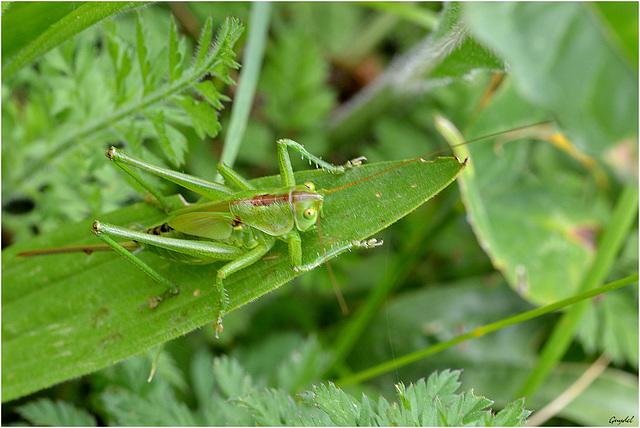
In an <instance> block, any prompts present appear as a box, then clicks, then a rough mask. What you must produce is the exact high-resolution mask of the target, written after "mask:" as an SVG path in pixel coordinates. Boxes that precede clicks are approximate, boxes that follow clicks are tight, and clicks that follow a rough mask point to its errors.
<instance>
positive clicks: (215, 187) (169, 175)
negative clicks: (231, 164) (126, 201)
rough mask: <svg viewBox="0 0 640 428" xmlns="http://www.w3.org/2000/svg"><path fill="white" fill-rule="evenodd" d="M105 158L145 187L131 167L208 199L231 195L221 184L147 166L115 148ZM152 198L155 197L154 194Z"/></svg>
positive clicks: (145, 163) (147, 186)
mask: <svg viewBox="0 0 640 428" xmlns="http://www.w3.org/2000/svg"><path fill="white" fill-rule="evenodd" d="M107 158H108V159H109V160H110V161H113V162H114V163H116V165H118V166H119V167H120V168H121V169H123V170H124V171H125V172H127V173H128V174H129V175H131V176H132V177H133V178H134V179H136V180H137V181H138V182H140V183H141V184H143V185H145V183H144V181H141V180H142V179H141V178H140V177H139V176H138V175H137V174H136V173H134V172H133V171H132V170H131V169H130V168H131V167H133V168H137V169H140V170H142V171H146V172H148V173H150V174H153V175H155V176H157V177H160V178H163V179H165V180H168V181H171V182H173V183H176V184H177V185H179V186H182V187H184V188H185V189H189V190H191V191H193V192H195V193H197V194H199V195H201V196H205V197H207V198H210V199H214V200H215V199H221V198H224V197H226V196H229V195H230V194H232V193H233V191H232V190H231V189H229V188H228V187H227V186H223V185H222V184H219V183H214V182H212V181H209V180H205V179H202V178H199V177H195V176H193V175H189V174H184V173H181V172H177V171H173V170H171V169H167V168H162V167H159V166H156V165H152V164H149V163H147V162H144V161H142V160H140V159H137V158H135V157H133V156H129V155H127V154H125V153H123V152H122V151H120V150H118V149H117V148H115V147H111V148H110V149H109V151H108V152H107ZM149 187H150V186H149V185H148V184H147V185H146V186H145V188H147V189H149ZM154 196H156V194H155V193H154ZM156 197H157V196H156Z"/></svg>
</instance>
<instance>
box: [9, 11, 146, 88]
mask: <svg viewBox="0 0 640 428" xmlns="http://www.w3.org/2000/svg"><path fill="white" fill-rule="evenodd" d="M147 3H148V2H122V3H121V2H97V3H94V2H88V3H85V4H82V5H81V6H79V7H78V6H77V5H76V4H74V3H71V2H62V3H46V2H29V3H28V4H13V5H11V7H10V8H8V9H7V11H6V13H4V14H3V15H2V51H3V52H2V80H3V81H5V80H6V79H7V78H9V77H11V76H12V75H14V74H15V73H16V72H17V71H19V70H20V69H21V68H23V67H26V66H27V65H29V64H31V63H33V62H34V61H36V60H37V59H38V58H40V57H41V56H42V55H44V54H45V53H46V52H49V51H50V50H51V49H53V48H54V47H56V46H58V45H60V44H61V43H62V42H64V41H66V40H69V39H70V38H71V37H73V36H75V35H76V34H79V33H81V32H82V31H84V30H86V29H87V28H89V27H91V26H92V25H94V24H97V23H98V22H100V21H102V20H104V19H106V18H109V17H110V16H113V15H116V14H119V13H123V12H127V11H130V10H133V9H136V8H138V7H140V6H143V5H145V4H147ZM25 22H28V23H30V25H24V24H25ZM25 31H27V32H28V33H26V34H25V33H24V32H25ZM5 35H6V36H5Z"/></svg>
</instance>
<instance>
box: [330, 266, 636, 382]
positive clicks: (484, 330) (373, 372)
mask: <svg viewBox="0 0 640 428" xmlns="http://www.w3.org/2000/svg"><path fill="white" fill-rule="evenodd" d="M637 281H638V274H635V275H631V276H628V277H626V278H623V279H620V280H618V281H614V282H610V283H609V284H606V285H603V286H602V287H598V288H594V289H592V290H589V291H585V292H582V293H580V294H576V295H575V296H572V297H569V298H568V299H564V300H561V301H559V302H556V303H553V304H551V305H547V306H543V307H541V308H537V309H533V310H531V311H527V312H524V313H522V314H519V315H516V316H513V317H510V318H507V319H504V320H501V321H498V322H495V323H492V324H487V325H485V326H481V327H477V328H476V329H474V330H473V331H471V332H469V333H467V334H463V335H461V336H458V337H455V338H453V339H451V340H447V341H446V342H441V343H438V344H436V345H433V346H429V347H428V348H425V349H421V350H419V351H416V352H412V353H410V354H407V355H404V356H402V357H399V358H396V359H394V360H391V361H387V362H385V363H382V364H378V365H377V366H374V367H371V368H369V369H367V370H363V371H361V372H358V373H355V374H353V375H351V376H346V377H343V378H341V379H338V380H337V381H336V384H337V385H339V386H345V385H351V384H354V383H359V382H362V381H365V380H367V379H371V378H373V377H376V376H379V375H381V374H384V373H387V372H390V371H392V370H395V369H397V368H400V367H403V366H406V365H408V364H411V363H413V362H415V361H418V360H420V359H422V358H425V357H428V356H429V355H432V354H435V353H438V352H440V351H443V350H445V349H447V348H450V347H452V346H454V345H457V344H458V343H461V342H464V341H465V340H469V339H473V338H477V337H482V336H484V335H485V334H488V333H492V332H494V331H496V330H500V329H501V328H504V327H507V326H510V325H513V324H517V323H520V322H523V321H528V320H530V319H533V318H537V317H539V316H542V315H544V314H547V313H550V312H554V311H557V310H559V309H562V308H564V307H567V306H571V305H575V304H576V303H578V302H582V301H583V300H587V299H590V298H592V297H595V296H597V295H599V294H604V293H607V292H609V291H613V290H617V289H618V288H622V287H624V286H627V285H629V284H633V283H634V282H637Z"/></svg>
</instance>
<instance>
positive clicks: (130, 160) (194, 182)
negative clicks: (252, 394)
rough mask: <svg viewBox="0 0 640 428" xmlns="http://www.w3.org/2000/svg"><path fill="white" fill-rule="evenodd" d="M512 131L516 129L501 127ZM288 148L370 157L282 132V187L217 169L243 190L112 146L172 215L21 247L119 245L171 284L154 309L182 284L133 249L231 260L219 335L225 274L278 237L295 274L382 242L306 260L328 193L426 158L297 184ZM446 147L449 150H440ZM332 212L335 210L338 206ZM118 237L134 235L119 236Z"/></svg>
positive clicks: (115, 156)
mask: <svg viewBox="0 0 640 428" xmlns="http://www.w3.org/2000/svg"><path fill="white" fill-rule="evenodd" d="M529 126H533V125H529ZM527 127H528V126H527ZM511 131H513V130H510V131H503V132H500V133H497V134H502V133H504V132H511ZM497 134H494V135H497ZM482 138H486V137H482ZM472 141H475V140H472ZM472 141H467V142H465V143H463V144H468V143H470V142H472ZM288 148H291V149H293V150H295V151H297V152H298V153H300V154H301V155H302V156H304V157H306V158H307V159H309V160H310V161H311V162H314V163H315V164H316V165H317V166H318V167H320V168H321V169H323V170H325V171H327V172H329V173H344V172H345V171H347V170H350V169H353V168H356V167H358V166H360V165H361V164H362V162H363V161H364V160H366V159H365V158H364V157H360V158H356V159H353V160H351V161H349V162H347V163H346V164H345V165H342V166H335V165H332V164H330V163H328V162H325V161H323V160H322V159H321V158H319V157H317V156H315V155H313V154H311V153H309V152H308V151H307V150H306V149H305V148H304V147H303V146H302V145H301V144H299V143H297V142H295V141H292V140H288V139H283V140H279V141H278V142H277V153H278V161H279V167H280V180H281V187H277V188H268V189H257V188H255V186H253V185H252V184H251V183H250V182H249V181H247V180H245V179H244V178H243V177H241V176H240V175H239V174H237V173H236V172H235V171H233V170H232V169H231V168H229V167H227V166H226V165H224V164H219V165H218V171H219V172H220V174H221V175H222V177H223V178H224V179H225V180H226V182H227V183H229V184H230V185H233V186H234V187H235V188H236V189H237V190H234V189H232V188H231V187H228V186H225V185H221V184H218V183H215V182H210V181H207V180H203V179H200V178H197V177H194V176H190V175H187V174H184V173H179V172H176V171H172V170H169V169H165V168H160V167H157V166H154V165H151V164H148V163H146V162H143V161H141V160H139V159H136V158H134V157H131V156H128V155H126V154H124V153H123V152H121V151H119V150H118V149H116V148H114V147H112V148H111V149H110V150H109V151H108V152H107V158H108V159H109V160H111V161H113V162H114V163H115V165H117V166H118V167H119V168H121V169H122V170H123V171H124V172H125V173H127V174H128V175H130V176H131V177H133V178H134V179H135V180H136V181H138V182H139V183H140V184H141V185H142V186H143V187H144V188H145V189H147V190H148V191H149V192H150V193H151V194H152V195H153V196H154V197H155V199H156V200H157V202H158V203H159V205H160V206H161V207H162V208H163V209H164V210H165V212H168V213H169V215H170V216H171V217H170V218H169V220H168V221H167V222H166V223H163V224H161V225H159V226H156V227H153V228H151V229H148V230H145V231H134V230H131V229H128V228H124V227H121V226H116V225H113V224H109V223H103V222H100V221H95V222H94V224H93V232H94V234H95V235H96V236H97V237H98V238H99V239H100V240H102V241H103V242H104V244H103V245H85V246H79V247H62V248H51V249H44V250H31V251H25V252H22V253H20V254H19V256H35V255H43V254H56V253H66V252H73V251H84V252H87V253H90V252H93V251H99V250H114V251H115V252H117V253H118V254H120V255H121V256H123V257H124V258H125V259H126V260H128V261H129V262H131V263H133V264H134V265H135V266H137V267H138V268H140V269H141V270H142V271H143V272H145V273H146V274H147V275H148V276H149V277H151V278H152V279H153V280H155V281H156V282H158V283H160V284H162V285H163V286H165V287H166V291H165V292H164V293H162V294H160V295H158V296H154V297H152V298H150V303H149V306H150V307H151V308H155V307H156V306H157V305H158V304H159V302H161V301H162V300H164V299H166V298H168V297H171V296H173V295H176V294H178V287H177V286H176V285H175V284H174V283H173V282H172V281H170V280H169V279H167V278H165V277H163V276H162V275H160V274H159V273H157V272H156V271H155V270H154V269H152V268H151V267H150V266H149V265H147V264H146V263H145V262H144V261H142V260H141V259H139V258H138V257H137V256H136V255H135V254H133V253H132V251H134V250H136V249H138V248H141V247H143V248H145V249H147V250H148V251H150V252H152V253H155V254H157V255H159V256H162V257H165V258H169V259H173V260H177V261H181V262H185V263H212V262H216V261H224V262H226V264H225V265H223V266H222V267H220V268H219V269H218V270H217V274H216V279H215V282H214V285H215V289H216V292H217V299H218V306H217V307H218V313H217V316H216V322H215V324H214V328H215V330H216V336H217V335H218V333H219V332H221V331H222V329H223V325H222V318H223V317H224V315H225V313H226V312H227V309H228V304H229V303H228V299H227V291H226V289H225V286H224V280H225V278H227V277H228V276H229V275H232V274H233V273H236V272H238V271H240V270H242V269H244V268H246V267H248V266H250V265H252V264H254V263H256V262H258V261H260V260H261V259H263V258H264V257H265V256H266V255H267V253H268V252H269V251H270V249H271V248H272V247H273V245H274V243H275V242H276V240H278V239H280V240H282V241H285V242H286V243H287V244H288V252H289V262H290V265H291V269H292V270H293V271H294V272H296V273H301V272H306V271H309V270H311V269H313V268H315V267H317V266H319V265H321V264H323V263H325V262H326V261H328V260H329V259H330V258H332V257H334V256H336V255H338V254H340V253H343V252H345V251H347V250H350V249H353V248H373V247H376V246H379V245H382V242H381V241H377V240H376V239H365V240H349V241H347V242H342V243H340V244H338V245H335V246H333V247H331V248H330V249H329V251H324V252H323V253H321V254H318V255H317V257H316V258H314V259H312V260H311V261H307V262H306V263H304V264H303V262H302V255H303V253H302V251H303V250H302V245H301V237H300V232H306V231H309V230H312V229H314V228H315V227H316V225H317V226H320V217H322V214H323V201H324V195H325V194H327V193H333V192H337V191H339V190H342V189H344V188H346V187H350V186H353V185H355V184H358V183H360V182H363V181H365V180H369V179H371V178H372V177H374V176H377V175H380V174H383V173H387V172H389V171H390V170H393V169H396V168H399V167H402V166H404V165H406V164H407V163H410V162H415V161H416V160H421V161H424V159H423V158H416V159H414V160H411V161H408V162H405V163H401V164H397V165H395V166H393V167H391V168H388V169H384V170H382V171H380V172H378V173H376V174H374V175H371V176H365V177H363V178H360V179H358V180H356V181H353V182H348V183H347V184H346V185H344V186H340V187H338V188H334V189H330V190H323V189H320V190H316V189H315V187H314V185H313V183H311V182H306V183H304V184H296V182H295V177H294V173H293V168H292V166H291V162H290V159H289V154H288V151H287V149H288ZM444 150H449V149H443V150H441V151H444ZM441 151H438V152H435V153H433V154H436V153H439V152H441ZM465 164H466V162H464V163H460V168H459V170H458V173H459V172H460V171H462V169H463V168H464V165H465ZM132 168H137V169H140V170H143V171H146V172H148V173H151V174H154V175H156V176H159V177H162V178H164V179H166V180H169V181H172V182H174V183H176V184H178V185H180V186H182V187H184V188H186V189H189V190H192V191H194V192H195V193H197V194H199V195H201V196H204V197H205V198H206V199H208V201H206V202H200V203H197V204H193V205H188V204H186V202H185V205H186V206H185V207H183V208H179V209H177V210H173V211H171V207H170V204H169V203H168V202H167V201H166V200H165V198H164V197H163V196H162V195H160V194H159V193H158V192H157V191H156V190H155V189H154V188H153V187H152V186H150V185H149V184H148V183H147V182H146V181H145V180H143V179H142V178H141V177H140V176H139V175H138V174H137V173H136V172H135V170H134V169H132ZM456 175H457V174H456ZM453 178H455V176H454V177H453ZM329 215H335V213H330V214H329ZM114 238H116V239H129V240H131V241H129V242H120V243H118V242H116V241H115V240H114Z"/></svg>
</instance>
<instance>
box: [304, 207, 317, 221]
mask: <svg viewBox="0 0 640 428" xmlns="http://www.w3.org/2000/svg"><path fill="white" fill-rule="evenodd" d="M315 215H316V210H315V209H313V208H307V209H306V210H304V212H303V213H302V216H303V217H304V218H306V219H307V220H311V219H312V218H313V217H314V216H315Z"/></svg>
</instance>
